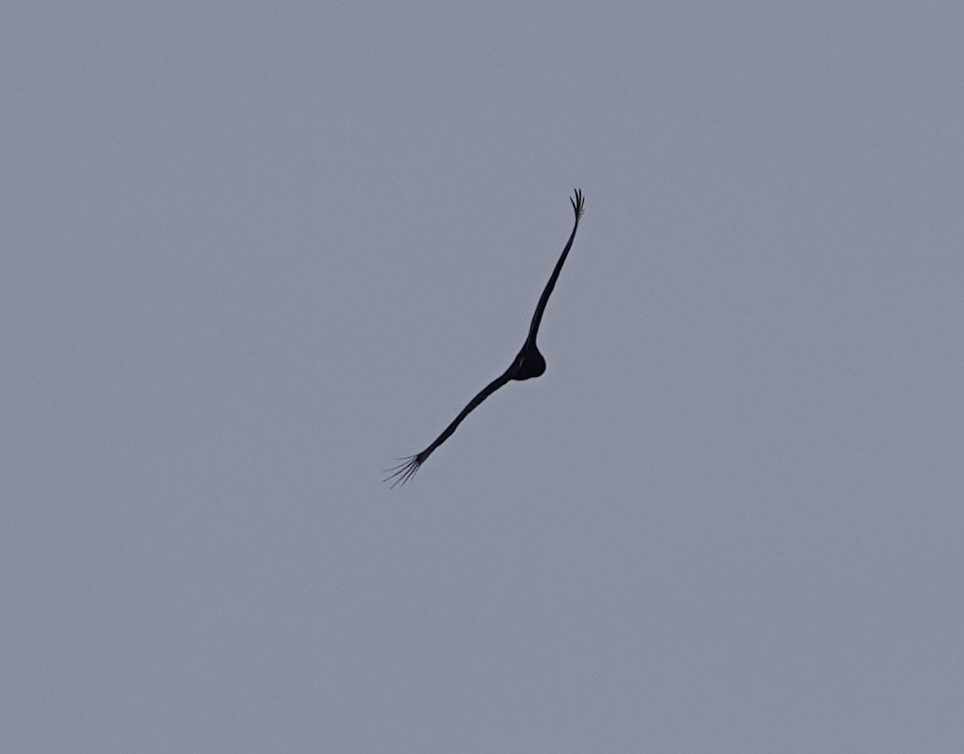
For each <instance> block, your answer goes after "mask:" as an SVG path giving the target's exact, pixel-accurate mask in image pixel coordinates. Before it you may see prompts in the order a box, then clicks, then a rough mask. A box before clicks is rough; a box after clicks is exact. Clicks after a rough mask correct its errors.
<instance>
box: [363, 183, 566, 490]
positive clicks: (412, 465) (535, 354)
mask: <svg viewBox="0 0 964 754" xmlns="http://www.w3.org/2000/svg"><path fill="white" fill-rule="evenodd" d="M569 202H570V204H572V211H573V214H574V215H575V222H574V223H573V226H572V233H570V234H569V240H568V241H566V247H565V248H564V249H563V250H562V254H561V255H560V256H559V261H558V262H556V267H555V269H554V270H553V271H552V275H550V276H549V282H548V283H546V287H545V289H544V290H543V291H542V295H541V296H540V297H539V303H538V304H537V305H536V311H535V313H534V314H533V315H532V323H531V324H530V325H529V335H528V336H527V337H526V340H525V343H523V344H522V349H521V350H520V351H519V353H518V354H517V355H516V357H515V358H514V359H513V360H512V363H511V364H510V365H509V368H508V369H506V370H505V371H504V372H503V373H502V374H500V375H499V376H498V377H496V378H495V379H494V380H492V382H490V383H489V384H488V385H486V386H485V387H484V388H482V390H480V391H479V394H478V395H476V396H475V397H474V398H473V399H472V400H470V401H469V403H468V405H467V406H466V407H465V408H463V409H462V412H461V413H460V414H459V415H458V416H456V417H455V419H454V420H453V421H452V423H451V424H449V425H448V426H447V427H446V428H445V429H443V430H442V434H440V435H439V436H438V437H436V438H435V440H433V441H432V444H431V445H429V446H428V447H427V448H425V450H423V451H422V452H421V453H417V454H416V455H414V456H409V457H408V458H399V459H398V460H400V461H401V462H402V463H400V464H399V465H398V466H394V467H393V468H390V469H387V470H386V471H385V473H386V474H387V476H386V477H385V478H384V479H383V480H382V481H384V482H389V483H391V486H392V487H393V488H394V487H395V485H397V484H405V482H407V481H408V480H409V479H411V478H412V477H413V476H415V472H417V471H418V470H419V468H421V466H422V464H423V463H425V461H426V460H427V459H428V457H429V456H430V455H432V452H433V451H434V450H435V449H436V448H437V447H438V446H439V445H441V444H442V443H443V442H445V441H446V440H447V439H449V437H450V436H451V435H452V433H453V432H454V431H455V429H456V427H458V426H459V424H461V423H462V421H463V420H464V419H465V417H466V416H468V415H469V414H470V413H471V412H472V411H473V410H475V408H477V407H478V405H479V404H480V403H481V402H482V401H484V400H485V399H486V398H488V397H489V396H490V395H492V393H494V392H495V391H496V390H498V389H499V388H500V387H502V386H503V385H505V384H507V383H508V382H510V381H511V380H531V379H533V378H534V377H539V376H541V375H542V374H543V373H544V372H545V371H546V360H545V358H543V356H542V354H541V353H539V348H538V347H537V346H536V335H538V333H539V325H540V324H541V323H542V315H543V314H544V313H545V311H546V303H547V302H548V301H549V296H550V294H551V293H552V289H553V288H555V287H556V280H558V279H559V272H560V271H561V270H562V265H563V264H564V263H565V261H566V257H567V256H568V255H569V249H571V248H572V242H573V241H574V240H575V238H576V230H577V229H578V228H579V218H580V217H582V211H583V208H584V206H585V201H584V199H583V195H582V191H580V190H579V189H576V190H575V193H574V194H573V196H572V197H571V198H570V199H569Z"/></svg>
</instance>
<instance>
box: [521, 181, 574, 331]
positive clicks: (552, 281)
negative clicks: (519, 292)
mask: <svg viewBox="0 0 964 754" xmlns="http://www.w3.org/2000/svg"><path fill="white" fill-rule="evenodd" d="M569 203H570V204H572V211H573V213H574V214H575V216H576V221H575V223H573V226H572V233H570V234H569V240H568V241H566V248H564V249H563V250H562V254H561V255H560V256H559V261H558V262H556V267H555V269H554V270H553V271H552V275H551V276H550V277H549V282H548V283H546V287H545V290H543V291H542V295H541V296H540V297H539V303H538V305H537V306H536V311H535V314H533V315H532V324H531V325H529V337H528V338H527V339H526V340H527V342H529V343H535V342H536V335H537V334H538V332H539V325H540V324H541V323H542V315H543V313H545V311H546V303H548V301H549V296H550V294H551V293H552V289H553V288H555V287H556V280H558V279H559V273H560V272H561V271H562V265H563V264H564V263H565V261H566V257H567V256H569V249H571V248H572V242H573V241H574V240H575V239H576V230H577V229H578V228H579V218H580V217H582V211H583V208H584V207H585V204H586V203H585V200H584V198H583V195H582V191H580V190H579V189H576V190H575V194H574V195H573V196H572V197H571V198H570V199H569Z"/></svg>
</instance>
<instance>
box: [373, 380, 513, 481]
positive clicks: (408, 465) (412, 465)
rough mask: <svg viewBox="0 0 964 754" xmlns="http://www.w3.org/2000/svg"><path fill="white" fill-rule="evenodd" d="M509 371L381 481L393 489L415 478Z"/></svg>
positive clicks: (499, 385) (480, 393)
mask: <svg viewBox="0 0 964 754" xmlns="http://www.w3.org/2000/svg"><path fill="white" fill-rule="evenodd" d="M511 371H512V370H511V368H510V369H507V370H506V371H505V372H503V373H502V374H501V375H499V376H498V377H496V378H495V379H494V380H492V382H490V383H489V384H488V385H486V386H485V387H484V388H482V390H480V391H479V394H478V395H476V396H475V397H474V398H473V399H472V400H470V401H469V403H468V405H467V406H466V407H465V408H463V409H462V411H461V413H460V414H459V415H458V416H456V417H455V419H454V420H453V421H452V423H451V424H449V425H448V426H447V427H446V428H445V429H443V430H442V434H440V435H439V436H438V437H436V438H435V440H434V441H433V442H432V444H431V445H429V446H428V447H427V448H425V450H423V451H422V452H421V453H418V454H417V455H414V456H409V457H408V458H403V459H399V460H401V461H402V463H400V464H399V465H398V466H394V467H393V468H390V469H386V471H385V473H386V474H387V475H388V476H386V477H385V478H384V479H383V480H382V481H383V482H391V486H392V487H394V486H395V485H396V484H399V483H401V484H405V482H407V481H408V480H409V479H411V478H412V477H413V476H415V472H416V471H418V469H419V467H420V466H421V465H422V464H423V463H425V460H426V459H427V458H428V457H429V456H430V455H432V451H434V450H435V449H436V448H437V447H438V446H439V445H441V444H442V443H443V442H445V441H446V440H448V439H449V437H450V436H451V435H452V433H453V432H454V431H455V428H456V427H458V426H459V424H461V423H462V420H463V419H465V417H466V416H468V415H469V414H470V413H472V411H474V410H475V408H476V407H477V406H478V405H479V404H480V403H481V402H482V401H484V400H485V399H486V398H488V397H489V396H490V395H492V393H494V392H495V391H496V390H498V389H499V388H500V387H502V386H503V385H505V384H506V383H507V382H508V381H509V375H510V373H511Z"/></svg>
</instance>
